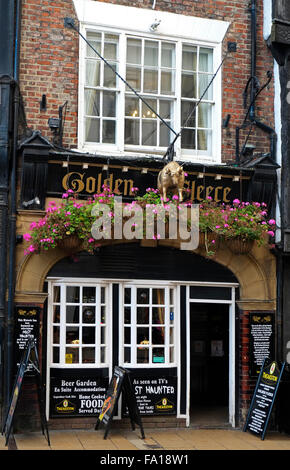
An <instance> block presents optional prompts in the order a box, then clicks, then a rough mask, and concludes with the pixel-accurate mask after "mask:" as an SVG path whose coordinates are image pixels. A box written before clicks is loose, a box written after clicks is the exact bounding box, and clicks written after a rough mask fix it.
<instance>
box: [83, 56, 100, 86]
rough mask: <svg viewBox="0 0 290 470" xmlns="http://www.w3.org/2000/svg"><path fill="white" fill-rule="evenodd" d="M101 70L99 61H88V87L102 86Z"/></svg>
mask: <svg viewBox="0 0 290 470" xmlns="http://www.w3.org/2000/svg"><path fill="white" fill-rule="evenodd" d="M100 69H101V63H100V61H99V60H87V62H86V83H85V84H86V85H87V86H100Z"/></svg>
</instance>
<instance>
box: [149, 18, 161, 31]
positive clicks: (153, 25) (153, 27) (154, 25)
mask: <svg viewBox="0 0 290 470" xmlns="http://www.w3.org/2000/svg"><path fill="white" fill-rule="evenodd" d="M160 23H161V20H157V18H156V19H155V21H154V23H152V24H151V25H150V27H149V29H150V31H152V32H154V31H156V29H157V28H158V26H159V25H160Z"/></svg>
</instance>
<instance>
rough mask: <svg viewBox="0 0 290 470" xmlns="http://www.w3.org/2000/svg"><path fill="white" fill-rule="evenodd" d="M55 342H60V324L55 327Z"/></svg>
mask: <svg viewBox="0 0 290 470" xmlns="http://www.w3.org/2000/svg"><path fill="white" fill-rule="evenodd" d="M53 343H54V344H58V343H59V326H54V327H53Z"/></svg>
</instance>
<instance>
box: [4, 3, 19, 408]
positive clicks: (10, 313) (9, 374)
mask: <svg viewBox="0 0 290 470" xmlns="http://www.w3.org/2000/svg"><path fill="white" fill-rule="evenodd" d="M20 21H21V0H17V2H16V24H15V38H14V39H15V53H14V90H13V91H14V93H13V140H12V158H11V174H10V211H9V262H8V304H7V328H6V364H5V366H6V367H5V369H6V373H5V384H4V385H5V397H4V398H5V404H6V409H7V407H8V406H9V400H10V394H11V389H12V378H13V372H14V371H13V354H14V341H13V333H14V292H15V248H16V184H17V181H16V180H17V178H16V173H17V147H18V115H19V102H20V90H19V85H18V79H19V66H18V65H19V41H20Z"/></svg>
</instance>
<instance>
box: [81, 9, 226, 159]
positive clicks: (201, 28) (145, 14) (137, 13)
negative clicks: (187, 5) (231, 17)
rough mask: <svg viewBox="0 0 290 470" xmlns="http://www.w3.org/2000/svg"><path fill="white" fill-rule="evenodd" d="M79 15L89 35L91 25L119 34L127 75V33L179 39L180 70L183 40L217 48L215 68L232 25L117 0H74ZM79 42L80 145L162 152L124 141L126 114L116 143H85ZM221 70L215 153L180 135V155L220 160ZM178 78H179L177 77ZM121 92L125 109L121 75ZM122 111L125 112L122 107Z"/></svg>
mask: <svg viewBox="0 0 290 470" xmlns="http://www.w3.org/2000/svg"><path fill="white" fill-rule="evenodd" d="M73 2H74V6H75V10H76V13H77V17H78V20H79V22H80V32H81V33H82V35H84V36H86V34H87V31H96V32H99V31H104V32H108V33H113V34H118V35H119V37H120V42H119V51H120V56H119V74H120V76H122V77H124V78H125V76H126V70H125V69H126V60H125V58H126V37H125V35H126V34H130V35H135V36H138V37H141V38H142V37H144V38H147V39H157V40H165V41H169V42H175V43H176V48H177V52H176V59H177V60H176V70H178V71H180V70H181V47H182V43H188V44H193V45H196V46H202V47H207V48H212V49H213V73H214V72H215V70H217V68H218V66H219V64H220V62H221V59H222V40H223V38H224V36H225V33H226V31H227V29H228V26H229V23H227V22H225V21H218V20H210V19H206V18H196V17H191V16H185V15H177V14H174V13H167V12H160V11H158V12H157V11H153V10H147V9H143V8H142V9H140V8H134V7H127V6H121V5H115V4H110V3H103V2H97V1H92V0H73ZM156 18H157V19H158V20H161V23H160V26H159V27H158V30H157V31H156V32H151V31H150V25H151V24H152V23H153V22H154V21H155V19H156ZM79 44H80V47H79V110H78V113H79V118H78V150H79V151H84V152H90V153H97V152H98V153H99V152H101V153H102V154H105V155H106V154H108V155H116V156H120V155H124V153H125V154H126V155H136V152H138V154H140V155H143V154H144V155H148V154H154V155H156V157H159V158H162V157H163V156H164V149H163V148H162V149H161V148H154V147H152V148H149V149H144V148H140V147H136V148H130V149H129V148H128V147H127V148H125V144H124V124H125V119H123V118H122V119H118V121H117V124H118V125H117V132H116V145H111V144H103V145H102V144H96V143H93V144H91V143H86V142H85V140H84V97H83V96H84V93H83V90H84V80H85V75H84V74H85V67H84V61H85V50H86V47H87V44H86V43H85V41H84V40H83V39H82V38H80V43H79ZM221 73H222V72H221V71H220V72H219V73H218V74H217V76H216V78H215V80H214V82H213V97H214V99H215V101H214V107H213V114H214V117H213V118H212V120H213V122H214V125H213V131H212V153H211V154H210V155H207V154H204V152H203V151H198V150H190V151H189V152H188V151H187V150H184V149H183V150H182V151H181V139H180V137H179V138H178V139H177V142H176V145H175V151H176V158H177V159H179V160H190V161H196V162H204V163H209V164H210V163H212V164H216V163H221V110H222V103H221V82H222V80H221ZM180 77H181V74H179V73H177V74H176V90H177V91H178V94H177V95H176V98H175V110H176V109H178V112H174V115H175V117H176V119H175V122H174V123H173V125H172V127H173V129H174V130H175V132H179V131H180V127H181V123H180V94H181V93H180V90H181V83H180ZM178 82H179V83H178ZM118 87H119V92H117V106H118V109H123V110H124V99H125V84H124V83H123V82H122V81H121V80H119V84H118ZM122 116H123V117H124V113H122Z"/></svg>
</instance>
